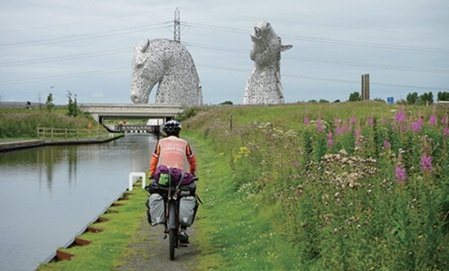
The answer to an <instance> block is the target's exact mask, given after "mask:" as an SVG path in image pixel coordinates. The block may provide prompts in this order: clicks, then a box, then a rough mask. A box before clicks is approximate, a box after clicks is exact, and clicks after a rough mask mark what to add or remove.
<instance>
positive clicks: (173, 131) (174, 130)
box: [162, 120, 182, 136]
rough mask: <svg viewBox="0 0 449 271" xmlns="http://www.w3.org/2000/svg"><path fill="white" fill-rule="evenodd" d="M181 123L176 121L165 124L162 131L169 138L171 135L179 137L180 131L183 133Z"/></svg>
mask: <svg viewBox="0 0 449 271" xmlns="http://www.w3.org/2000/svg"><path fill="white" fill-rule="evenodd" d="M181 129H182V127H181V123H179V121H176V120H169V121H167V122H166V123H165V124H164V128H163V129H162V130H163V131H164V132H165V133H166V134H167V136H171V135H179V131H181Z"/></svg>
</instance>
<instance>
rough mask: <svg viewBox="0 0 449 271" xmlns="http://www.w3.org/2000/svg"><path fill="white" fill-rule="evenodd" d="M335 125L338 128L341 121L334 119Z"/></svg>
mask: <svg viewBox="0 0 449 271" xmlns="http://www.w3.org/2000/svg"><path fill="white" fill-rule="evenodd" d="M334 124H335V125H336V126H338V125H340V120H339V119H337V118H335V119H334Z"/></svg>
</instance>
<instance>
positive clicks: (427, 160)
mask: <svg viewBox="0 0 449 271" xmlns="http://www.w3.org/2000/svg"><path fill="white" fill-rule="evenodd" d="M420 169H421V171H422V172H427V173H430V172H432V171H433V167H432V157H430V155H424V156H423V157H422V158H421V167H420Z"/></svg>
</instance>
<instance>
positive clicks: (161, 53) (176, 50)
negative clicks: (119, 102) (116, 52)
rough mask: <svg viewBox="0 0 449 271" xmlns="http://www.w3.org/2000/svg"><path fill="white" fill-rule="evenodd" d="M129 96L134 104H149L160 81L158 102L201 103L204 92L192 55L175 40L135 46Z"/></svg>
mask: <svg viewBox="0 0 449 271" xmlns="http://www.w3.org/2000/svg"><path fill="white" fill-rule="evenodd" d="M132 66H133V71H132V75H131V87H130V97H131V100H132V101H133V103H148V97H149V96H150V92H151V90H152V89H153V87H154V85H156V84H157V83H159V85H158V87H157V92H156V104H179V105H186V106H193V105H201V104H202V100H203V97H202V93H201V92H202V91H201V85H200V81H199V78H198V73H197V71H196V67H195V64H194V62H193V59H192V56H191V55H190V53H189V52H188V51H187V49H186V48H185V47H184V46H183V45H182V44H180V43H179V42H176V41H171V40H166V39H156V40H151V41H150V40H147V41H142V42H140V43H139V45H137V46H135V56H134V60H133V64H132Z"/></svg>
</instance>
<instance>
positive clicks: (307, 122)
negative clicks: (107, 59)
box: [304, 117, 310, 126]
mask: <svg viewBox="0 0 449 271" xmlns="http://www.w3.org/2000/svg"><path fill="white" fill-rule="evenodd" d="M304 123H305V124H307V126H309V124H310V119H309V118H308V117H304Z"/></svg>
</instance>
